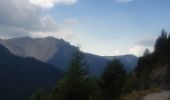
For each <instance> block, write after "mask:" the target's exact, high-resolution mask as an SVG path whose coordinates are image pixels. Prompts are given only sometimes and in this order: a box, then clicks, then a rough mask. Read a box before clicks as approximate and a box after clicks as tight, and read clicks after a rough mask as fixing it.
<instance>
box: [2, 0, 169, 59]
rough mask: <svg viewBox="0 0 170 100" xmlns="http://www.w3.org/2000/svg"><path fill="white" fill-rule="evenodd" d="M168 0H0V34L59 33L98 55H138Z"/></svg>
mask: <svg viewBox="0 0 170 100" xmlns="http://www.w3.org/2000/svg"><path fill="white" fill-rule="evenodd" d="M169 5H170V0H0V38H2V39H4V38H15V37H23V36H30V37H47V36H53V37H56V38H63V39H64V40H66V41H68V42H70V43H71V44H72V45H77V44H79V45H81V49H82V50H83V51H84V52H88V53H93V54H97V55H101V56H114V55H124V54H134V55H137V56H140V55H142V54H143V52H144V50H145V49H146V48H149V49H150V50H151V51H152V50H153V46H154V42H155V40H156V38H157V37H158V36H159V35H160V32H161V30H162V29H163V28H164V29H166V30H167V31H168V32H170V20H169V18H170V13H169V11H170V6H169Z"/></svg>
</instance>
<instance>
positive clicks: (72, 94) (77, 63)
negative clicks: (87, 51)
mask: <svg viewBox="0 0 170 100" xmlns="http://www.w3.org/2000/svg"><path fill="white" fill-rule="evenodd" d="M90 86H91V84H90V81H89V75H88V64H87V62H86V60H85V58H84V56H83V53H82V52H81V51H80V49H79V48H76V50H75V51H74V53H73V57H72V59H71V62H70V66H69V68H68V71H67V73H66V75H65V77H64V79H63V80H62V81H61V83H60V84H59V86H58V90H57V93H56V94H57V96H56V97H57V99H58V100H88V99H89V98H90V95H91V92H92V89H93V88H91V87H90Z"/></svg>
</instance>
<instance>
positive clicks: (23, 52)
mask: <svg viewBox="0 0 170 100" xmlns="http://www.w3.org/2000/svg"><path fill="white" fill-rule="evenodd" d="M0 44H2V45H4V46H5V47H7V48H8V49H9V50H10V51H11V52H12V53H13V54H16V55H19V56H21V57H34V58H36V59H38V60H41V61H44V62H48V63H50V64H52V65H55V66H56V67H57V68H59V69H61V70H63V71H65V70H66V69H67V67H68V64H69V61H70V59H71V57H72V52H73V51H74V49H75V47H74V46H72V45H70V43H68V42H66V41H64V40H63V39H57V38H53V37H46V38H30V37H23V38H14V39H8V40H0ZM84 55H85V58H86V59H87V61H88V63H89V69H90V74H91V75H94V76H99V75H100V74H101V73H102V72H103V69H104V68H105V66H106V64H107V62H108V61H109V59H106V58H105V57H102V56H97V55H93V54H90V53H84ZM120 59H123V57H120ZM125 59H126V58H125ZM128 59H129V58H128ZM132 60H134V59H132ZM121 61H122V62H123V63H124V65H125V67H126V69H129V67H133V68H134V66H133V65H134V64H133V63H132V64H131V62H133V61H130V62H128V61H127V59H126V60H124V59H123V60H121ZM134 62H136V59H135V61H134Z"/></svg>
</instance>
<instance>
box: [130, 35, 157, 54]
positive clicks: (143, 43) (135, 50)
mask: <svg viewBox="0 0 170 100" xmlns="http://www.w3.org/2000/svg"><path fill="white" fill-rule="evenodd" d="M155 41H156V38H155V37H145V38H143V39H141V40H139V41H138V42H137V43H136V44H135V46H133V47H131V48H129V51H128V52H129V53H131V54H134V55H137V56H142V55H143V53H144V51H145V50H146V49H149V50H150V52H153V50H154V44H155Z"/></svg>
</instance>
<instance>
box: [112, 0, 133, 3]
mask: <svg viewBox="0 0 170 100" xmlns="http://www.w3.org/2000/svg"><path fill="white" fill-rule="evenodd" d="M115 1H116V2H118V3H127V2H131V1H133V0H115Z"/></svg>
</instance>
